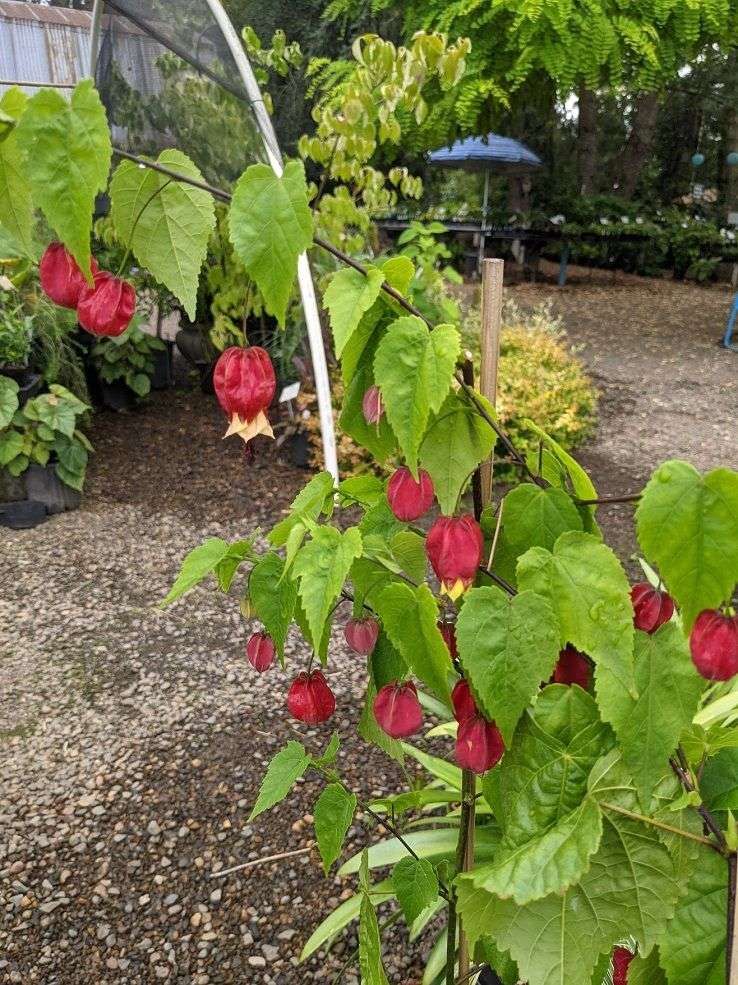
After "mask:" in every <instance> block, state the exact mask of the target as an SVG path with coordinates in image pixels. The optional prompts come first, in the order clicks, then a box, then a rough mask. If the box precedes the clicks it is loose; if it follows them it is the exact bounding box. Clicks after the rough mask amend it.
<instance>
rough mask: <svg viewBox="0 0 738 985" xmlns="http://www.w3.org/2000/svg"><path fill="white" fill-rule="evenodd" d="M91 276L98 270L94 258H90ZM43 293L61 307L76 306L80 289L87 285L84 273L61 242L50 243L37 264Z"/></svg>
mask: <svg viewBox="0 0 738 985" xmlns="http://www.w3.org/2000/svg"><path fill="white" fill-rule="evenodd" d="M90 266H91V267H92V274H93V276H94V275H95V274H96V273H97V272H98V269H99V268H98V266H97V263H96V262H95V258H94V257H92V258H91V260H90ZM38 270H39V274H40V279H41V288H42V289H43V292H44V294H45V295H46V296H47V297H48V298H51V300H52V301H53V302H54V303H55V304H58V305H61V307H62V308H76V307H77V304H78V303H79V297H80V294H81V293H82V289H83V288H85V287H88V284H87V281H86V280H85V275H84V274H83V273H82V271H81V270H80V268H79V265H78V263H77V261H76V260H75V259H74V257H73V256H72V254H71V253H70V252H69V251H68V250H66V249H65V248H64V246H63V245H62V244H61V243H50V244H49V246H47V247H46V249H45V250H44V255H43V256H42V257H41V261H40V263H39V265H38Z"/></svg>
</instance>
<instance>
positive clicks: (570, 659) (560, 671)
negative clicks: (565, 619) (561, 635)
mask: <svg viewBox="0 0 738 985" xmlns="http://www.w3.org/2000/svg"><path fill="white" fill-rule="evenodd" d="M591 676H592V668H591V667H590V664H589V660H587V658H586V657H585V656H584V654H583V653H580V652H579V650H575V649H574V647H573V646H567V647H566V648H565V649H564V650H562V651H561V652H560V653H559V659H558V662H557V664H556V666H555V667H554V672H553V677H552V678H551V683H552V684H578V685H579V687H581V688H583V689H584V690H585V691H586V690H587V688H588V687H589V682H590V678H591Z"/></svg>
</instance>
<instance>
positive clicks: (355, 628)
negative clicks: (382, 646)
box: [344, 616, 379, 657]
mask: <svg viewBox="0 0 738 985" xmlns="http://www.w3.org/2000/svg"><path fill="white" fill-rule="evenodd" d="M344 636H345V638H346V642H347V643H348V645H349V648H350V649H351V650H353V651H354V653H358V654H361V656H364V657H368V656H369V654H370V653H371V652H372V651H373V650H374V647H375V646H376V645H377V640H378V639H379V623H378V622H377V620H376V619H374V618H372V616H367V617H366V618H364V619H349V621H348V622H347V623H346V628H345V629H344Z"/></svg>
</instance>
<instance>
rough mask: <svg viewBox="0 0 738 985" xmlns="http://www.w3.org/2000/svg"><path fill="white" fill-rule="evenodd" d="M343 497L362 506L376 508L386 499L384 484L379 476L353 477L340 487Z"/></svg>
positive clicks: (344, 481) (341, 483)
mask: <svg viewBox="0 0 738 985" xmlns="http://www.w3.org/2000/svg"><path fill="white" fill-rule="evenodd" d="M338 489H339V492H340V493H341V495H342V496H345V497H347V498H348V499H349V500H350V501H351V500H354V501H356V502H358V503H360V504H361V505H362V506H365V507H367V506H374V504H375V503H378V502H379V501H380V500H381V499H384V483H383V482H382V480H381V479H380V478H379V476H377V475H352V476H349V477H348V479H344V480H343V481H342V482H340V483H339V485H338Z"/></svg>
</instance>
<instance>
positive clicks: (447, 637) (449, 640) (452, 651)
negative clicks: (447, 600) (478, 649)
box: [436, 619, 459, 660]
mask: <svg viewBox="0 0 738 985" xmlns="http://www.w3.org/2000/svg"><path fill="white" fill-rule="evenodd" d="M436 625H437V626H438V632H439V633H440V634H441V636H442V637H443V642H444V643H445V644H446V646H447V647H448V655H449V656H450V657H451V659H452V660H455V659H456V658H457V657H458V655H459V651H458V648H457V646H456V628H455V626H454V624H453V623H452V622H447V621H446V620H445V619H439V620H438V622H437V624H436Z"/></svg>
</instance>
